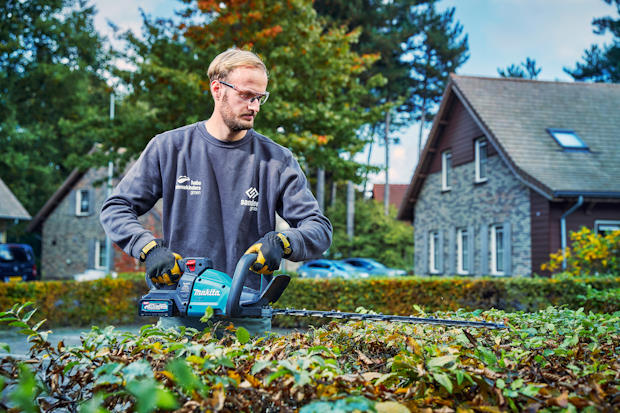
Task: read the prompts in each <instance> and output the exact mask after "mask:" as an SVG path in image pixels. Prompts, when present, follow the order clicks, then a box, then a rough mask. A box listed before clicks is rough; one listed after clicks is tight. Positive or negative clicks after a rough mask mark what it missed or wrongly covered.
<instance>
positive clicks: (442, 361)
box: [426, 355, 456, 368]
mask: <svg viewBox="0 0 620 413" xmlns="http://www.w3.org/2000/svg"><path fill="white" fill-rule="evenodd" d="M455 361H456V356H453V355H448V356H441V357H434V358H432V359H430V360H429V361H428V363H426V364H427V365H428V367H431V368H432V367H443V366H445V365H447V364H450V363H454V362H455Z"/></svg>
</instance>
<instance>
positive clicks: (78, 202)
mask: <svg viewBox="0 0 620 413" xmlns="http://www.w3.org/2000/svg"><path fill="white" fill-rule="evenodd" d="M84 193H86V197H87V198H86V199H87V200H88V203H87V204H86V206H87V208H86V212H84V211H82V197H83V196H84V195H83V194H84ZM91 202H93V200H92V199H90V190H88V189H78V190H77V191H75V215H76V216H78V217H85V216H88V215H89V211H90V203H91Z"/></svg>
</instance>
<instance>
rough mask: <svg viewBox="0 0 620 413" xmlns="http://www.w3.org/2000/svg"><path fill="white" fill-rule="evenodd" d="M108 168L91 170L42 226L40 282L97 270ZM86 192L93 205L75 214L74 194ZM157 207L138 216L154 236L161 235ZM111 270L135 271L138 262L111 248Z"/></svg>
mask: <svg viewBox="0 0 620 413" xmlns="http://www.w3.org/2000/svg"><path fill="white" fill-rule="evenodd" d="M106 176H107V169H106V168H101V169H91V170H89V171H88V172H86V174H84V176H83V177H82V179H80V180H79V182H78V183H77V184H76V185H75V186H74V187H73V188H71V191H69V193H68V194H67V195H66V196H65V197H64V199H63V200H62V201H61V202H60V203H59V204H58V206H57V207H56V208H55V209H54V210H53V211H52V212H51V213H50V215H49V216H48V217H47V219H46V220H45V222H44V224H43V230H42V257H41V276H42V278H43V279H65V278H73V276H74V275H76V274H80V273H83V272H85V271H86V270H89V269H94V268H97V267H99V266H98V265H97V263H96V262H95V257H96V255H95V251H94V250H95V247H96V241H99V244H100V245H102V246H104V245H105V239H106V236H105V232H104V231H103V227H102V226H101V223H100V222H99V211H101V207H102V206H103V202H104V201H105V199H106V186H105V179H106ZM83 189H85V190H88V191H89V195H90V196H91V200H90V201H91V203H92V206H91V208H90V209H89V212H88V213H87V214H85V215H78V214H76V202H77V201H76V195H75V194H76V192H77V191H78V190H83ZM157 209H158V206H156V207H154V208H153V210H151V212H149V213H147V214H145V215H144V216H142V217H140V221H141V222H142V223H143V225H145V227H147V228H149V229H150V230H151V231H152V232H153V233H154V234H155V235H156V236H157V235H158V234H160V233H161V218H160V217H161V215H160V214H159V212H158V211H157ZM113 262H114V263H113V269H114V271H117V272H125V271H137V270H139V269H140V267H139V264H138V261H137V260H135V259H134V258H133V257H130V256H129V255H127V254H125V253H124V252H123V251H121V250H120V249H119V248H118V247H116V246H114V261H113Z"/></svg>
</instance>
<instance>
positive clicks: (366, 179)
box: [364, 124, 377, 196]
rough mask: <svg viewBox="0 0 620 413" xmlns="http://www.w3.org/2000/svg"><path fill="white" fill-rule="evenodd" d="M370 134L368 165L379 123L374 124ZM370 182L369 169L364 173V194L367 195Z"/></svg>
mask: <svg viewBox="0 0 620 413" xmlns="http://www.w3.org/2000/svg"><path fill="white" fill-rule="evenodd" d="M370 133H371V135H370V144H369V146H368V160H367V161H366V167H367V168H368V167H369V166H370V156H371V155H372V145H373V143H374V142H375V134H376V133H377V125H376V124H375V125H372V129H371V132H370ZM367 184H368V169H366V172H365V173H364V196H366V191H367V190H368V189H367V187H366V185H367Z"/></svg>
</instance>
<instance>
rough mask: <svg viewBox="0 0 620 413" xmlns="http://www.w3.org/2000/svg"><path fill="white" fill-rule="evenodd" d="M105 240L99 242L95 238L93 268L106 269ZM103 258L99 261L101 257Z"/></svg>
mask: <svg viewBox="0 0 620 413" xmlns="http://www.w3.org/2000/svg"><path fill="white" fill-rule="evenodd" d="M105 249H106V248H105V241H103V242H101V241H99V240H95V269H96V270H105V269H106V265H105V264H106V262H105V260H106V259H107V257H106V255H107V253H106V250H105ZM102 258H103V260H104V261H103V262H101V259H102Z"/></svg>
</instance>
